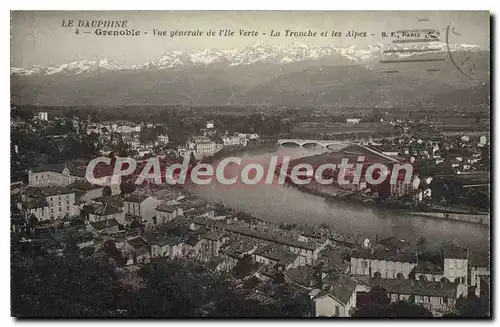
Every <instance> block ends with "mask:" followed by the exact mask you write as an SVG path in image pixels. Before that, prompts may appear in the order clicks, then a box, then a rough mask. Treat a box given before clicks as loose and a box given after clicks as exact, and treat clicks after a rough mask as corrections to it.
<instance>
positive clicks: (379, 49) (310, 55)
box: [11, 42, 484, 76]
mask: <svg viewBox="0 0 500 327" xmlns="http://www.w3.org/2000/svg"><path fill="white" fill-rule="evenodd" d="M407 49H410V50H415V52H411V51H406V50H407ZM401 50H404V51H401ZM481 50H484V49H481V48H479V47H478V46H475V45H468V44H460V45H456V44H455V45H450V51H452V52H457V51H473V52H476V51H481ZM447 51H448V47H447V45H446V43H444V42H428V43H424V44H418V45H412V46H409V45H408V44H391V45H389V46H387V45H384V44H375V45H370V46H369V47H368V48H364V49H360V48H358V47H356V46H350V47H334V46H311V45H304V44H301V43H293V44H290V45H284V46H270V45H267V44H265V43H262V42H257V43H255V44H252V45H249V46H247V47H245V48H243V49H241V50H238V49H234V50H219V49H210V48H208V49H201V50H192V51H186V52H183V51H171V52H168V53H166V54H164V55H162V56H160V57H159V58H157V59H156V60H153V61H149V62H146V63H144V64H142V65H133V66H130V65H122V64H119V63H116V62H110V61H108V60H107V59H89V60H81V61H75V62H71V63H67V64H62V65H54V66H43V65H35V66H33V67H31V68H15V67H12V68H11V73H12V74H15V75H28V76H29V75H42V76H45V75H57V74H61V75H78V74H95V73H102V72H110V71H119V70H143V71H145V70H146V71H147V70H166V69H171V68H176V67H182V66H207V65H213V64H222V65H227V66H229V67H231V66H244V65H252V64H256V63H275V64H290V63H295V62H300V61H307V60H320V59H323V60H332V61H335V60H336V61H340V62H342V63H343V64H369V63H370V62H373V61H375V60H379V59H383V58H384V57H387V56H391V59H394V58H395V57H396V58H401V57H408V56H414V55H415V53H418V55H419V56H421V55H426V54H432V53H433V54H436V53H439V52H443V53H447Z"/></svg>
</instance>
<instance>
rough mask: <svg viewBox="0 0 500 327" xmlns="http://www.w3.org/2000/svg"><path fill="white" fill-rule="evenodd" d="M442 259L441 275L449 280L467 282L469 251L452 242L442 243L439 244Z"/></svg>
mask: <svg viewBox="0 0 500 327" xmlns="http://www.w3.org/2000/svg"><path fill="white" fill-rule="evenodd" d="M441 251H442V255H443V259H444V267H443V277H445V278H447V279H448V280H449V281H450V282H458V283H460V284H465V285H466V284H467V282H468V279H467V278H468V268H469V265H468V261H469V251H468V249H466V248H463V247H460V246H458V245H456V244H453V243H444V244H443V245H442V246H441Z"/></svg>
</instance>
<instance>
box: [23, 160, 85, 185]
mask: <svg viewBox="0 0 500 327" xmlns="http://www.w3.org/2000/svg"><path fill="white" fill-rule="evenodd" d="M85 172H86V166H85V163H83V162H78V163H76V162H75V163H74V162H67V163H62V164H53V165H45V166H39V167H35V168H32V169H30V170H29V171H28V185H29V186H33V187H46V186H66V185H69V184H71V183H73V182H75V181H83V180H84V179H85Z"/></svg>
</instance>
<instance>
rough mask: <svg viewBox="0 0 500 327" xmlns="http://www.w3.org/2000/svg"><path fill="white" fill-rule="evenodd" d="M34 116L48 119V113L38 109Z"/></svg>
mask: <svg viewBox="0 0 500 327" xmlns="http://www.w3.org/2000/svg"><path fill="white" fill-rule="evenodd" d="M35 118H36V119H38V120H42V121H49V114H48V112H46V111H39V112H38V113H37V114H36V116H35Z"/></svg>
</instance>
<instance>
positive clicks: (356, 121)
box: [346, 118, 361, 124]
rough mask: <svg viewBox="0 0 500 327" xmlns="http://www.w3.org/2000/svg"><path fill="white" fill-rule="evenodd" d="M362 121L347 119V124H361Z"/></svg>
mask: <svg viewBox="0 0 500 327" xmlns="http://www.w3.org/2000/svg"><path fill="white" fill-rule="evenodd" d="M360 121H361V119H360V118H347V119H346V122H347V123H348V124H359V122H360Z"/></svg>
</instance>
